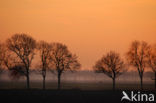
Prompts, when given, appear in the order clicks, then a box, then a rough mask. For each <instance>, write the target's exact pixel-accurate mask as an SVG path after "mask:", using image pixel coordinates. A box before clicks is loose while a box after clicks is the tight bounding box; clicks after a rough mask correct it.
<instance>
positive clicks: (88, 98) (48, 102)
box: [0, 89, 156, 103]
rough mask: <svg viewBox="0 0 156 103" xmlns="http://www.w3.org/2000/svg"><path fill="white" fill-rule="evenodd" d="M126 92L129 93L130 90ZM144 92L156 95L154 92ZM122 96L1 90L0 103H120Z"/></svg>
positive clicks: (106, 92) (114, 93)
mask: <svg viewBox="0 0 156 103" xmlns="http://www.w3.org/2000/svg"><path fill="white" fill-rule="evenodd" d="M126 92H127V93H129V92H130V90H128V91H126ZM135 92H137V91H135ZM142 92H150V93H154V94H156V93H155V92H154V91H142ZM122 96H123V94H122V90H116V91H112V90H100V91H95V90H94V91H91V90H78V89H77V90H76V89H75V90H60V91H58V90H51V89H49V90H40V89H31V90H26V89H1V90H0V103H8V102H9V103H120V102H121V97H122ZM1 101H3V102H1ZM122 103H129V101H122ZM133 103H134V102H133Z"/></svg>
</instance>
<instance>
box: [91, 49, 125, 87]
mask: <svg viewBox="0 0 156 103" xmlns="http://www.w3.org/2000/svg"><path fill="white" fill-rule="evenodd" d="M93 68H94V70H95V72H96V73H104V74H106V75H107V76H108V77H110V78H112V80H113V90H115V80H116V78H117V77H119V76H120V75H121V74H122V73H123V72H124V71H125V64H124V62H123V60H122V59H121V58H120V55H119V54H118V53H115V52H113V51H110V52H109V53H107V54H106V55H104V56H103V57H102V58H101V59H100V60H98V61H97V62H96V64H95V66H94V67H93Z"/></svg>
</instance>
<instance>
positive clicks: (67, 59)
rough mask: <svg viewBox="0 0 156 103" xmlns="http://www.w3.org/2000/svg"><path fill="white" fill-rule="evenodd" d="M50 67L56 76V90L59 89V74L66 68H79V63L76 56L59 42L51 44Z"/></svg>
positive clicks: (72, 69)
mask: <svg viewBox="0 0 156 103" xmlns="http://www.w3.org/2000/svg"><path fill="white" fill-rule="evenodd" d="M50 57H51V59H52V62H51V64H52V69H54V70H56V72H57V76H58V90H60V87H61V86H60V82H61V75H62V73H63V72H64V71H66V70H71V71H74V70H77V69H79V68H80V63H79V62H78V60H77V56H76V55H73V54H72V53H70V52H69V50H68V48H67V46H66V45H63V44H61V43H53V44H52V52H51V56H50Z"/></svg>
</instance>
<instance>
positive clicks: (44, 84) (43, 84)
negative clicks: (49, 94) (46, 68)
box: [43, 76, 45, 90]
mask: <svg viewBox="0 0 156 103" xmlns="http://www.w3.org/2000/svg"><path fill="white" fill-rule="evenodd" d="M43 90H45V76H43Z"/></svg>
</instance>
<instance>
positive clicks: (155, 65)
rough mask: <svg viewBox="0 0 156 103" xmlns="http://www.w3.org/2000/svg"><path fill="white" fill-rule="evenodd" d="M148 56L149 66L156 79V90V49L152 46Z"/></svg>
mask: <svg viewBox="0 0 156 103" xmlns="http://www.w3.org/2000/svg"><path fill="white" fill-rule="evenodd" d="M147 56H148V65H149V67H150V68H151V69H152V71H153V72H154V76H155V77H154V79H153V80H155V89H156V47H155V46H150V49H149V51H148V53H147Z"/></svg>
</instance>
